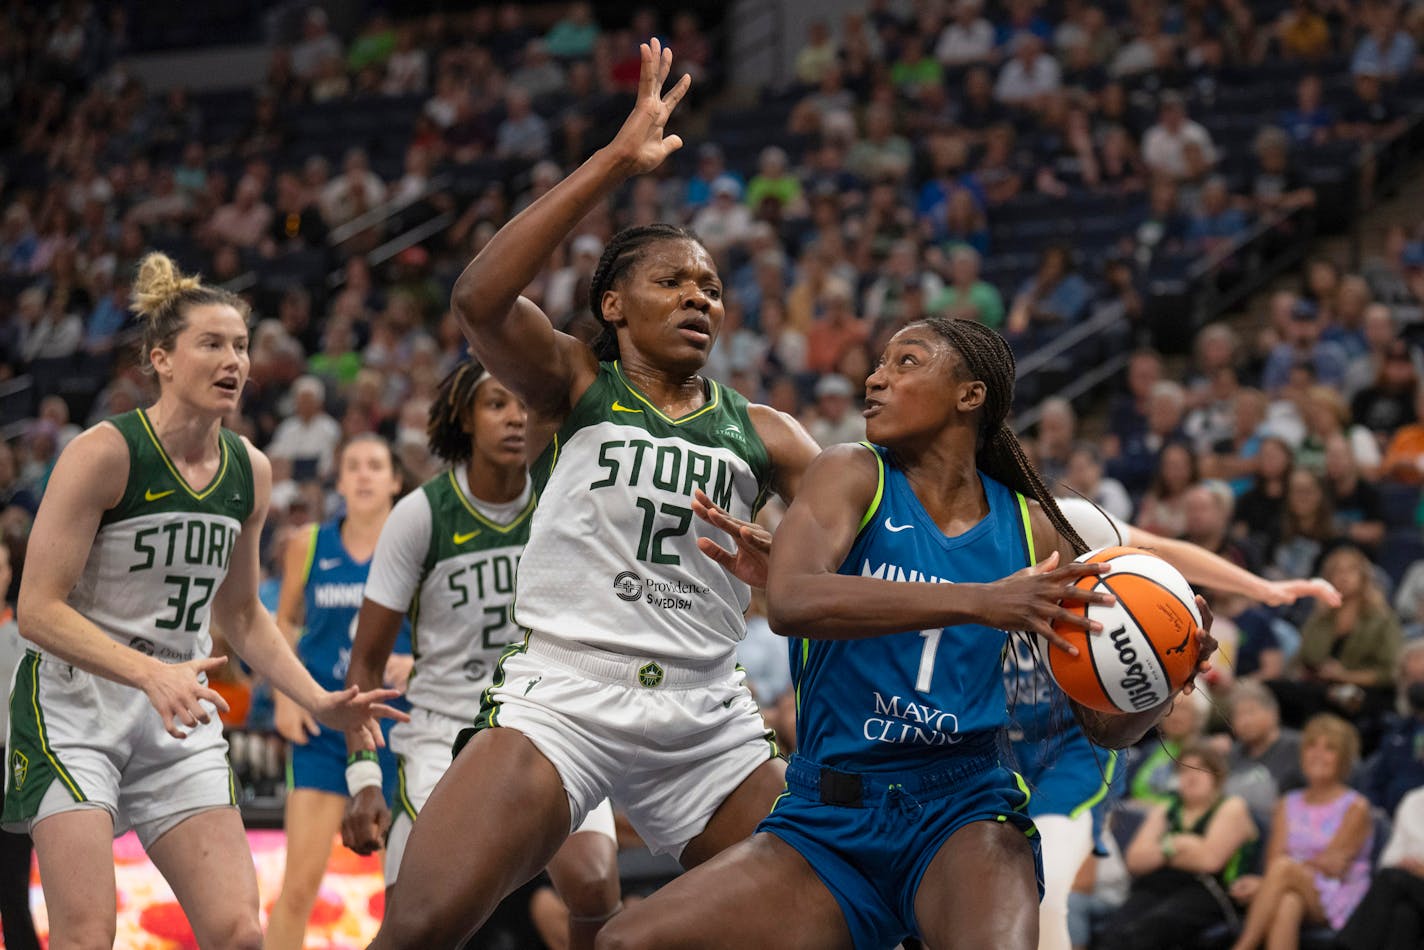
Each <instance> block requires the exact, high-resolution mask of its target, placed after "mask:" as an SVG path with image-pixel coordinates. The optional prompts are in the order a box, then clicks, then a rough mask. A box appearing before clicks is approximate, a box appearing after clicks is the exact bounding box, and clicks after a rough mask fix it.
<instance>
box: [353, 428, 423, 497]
mask: <svg viewBox="0 0 1424 950" xmlns="http://www.w3.org/2000/svg"><path fill="white" fill-rule="evenodd" d="M358 442H370V443H371V444H373V445H379V446H380V447H381V448H383V449H385V450H386V456H387V457H388V458H389V459H390V460H391V471H392V472H394V473H395V476H396V481H397V482H399V483H400V487H399V488H397V489H396V494H395V497H396V498H399V497H401V496H402V495H404V494H405V493H406V492H408V491H410V489H411V487H412V486H411V485H410V472H409V471H407V470H406V467H405V466H404V465H403V464H401V460H400V456H399V455H397V454H396V449H395V446H393V445H391V440H390V439H387V438H386V437H385V436H383V435H381V434H380V433H379V432H358V433H356V434H355V435H351V436H347V437H346V438H344V439H342V440H341V444H339V445H338V446H337V447H336V469H337V472H338V473H339V472H340V470H341V462H342V460H343V459H344V458H345V456H346V450H347V449H349V448H351V446H353V445H356V444H357V443H358Z"/></svg>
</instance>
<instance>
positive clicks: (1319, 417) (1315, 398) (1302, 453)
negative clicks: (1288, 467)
mask: <svg viewBox="0 0 1424 950" xmlns="http://www.w3.org/2000/svg"><path fill="white" fill-rule="evenodd" d="M1301 415H1302V417H1303V419H1304V422H1305V438H1304V439H1302V440H1301V443H1300V445H1298V446H1297V447H1296V455H1295V460H1296V463H1297V464H1299V465H1303V466H1305V467H1306V468H1309V469H1311V470H1312V471H1315V472H1324V471H1325V470H1326V465H1325V453H1326V446H1327V444H1328V443H1329V441H1330V440H1331V439H1332V438H1334V437H1336V436H1339V437H1340V438H1342V439H1344V440H1345V445H1346V449H1347V451H1349V453H1350V456H1351V460H1352V461H1353V462H1355V463H1356V467H1357V468H1358V469H1362V470H1364V471H1365V472H1366V473H1367V474H1368V477H1370V478H1374V477H1375V475H1376V474H1377V473H1378V472H1379V466H1380V461H1381V455H1380V450H1379V445H1378V443H1376V442H1375V439H1374V436H1373V435H1371V434H1370V433H1369V431H1368V430H1367V429H1365V428H1364V427H1363V426H1357V425H1351V423H1350V407H1349V406H1348V405H1346V403H1345V397H1344V396H1342V395H1340V391H1339V390H1338V389H1335V388H1334V387H1331V386H1319V385H1316V386H1311V387H1310V388H1309V389H1307V390H1306V391H1305V398H1304V400H1303V405H1302V406H1301Z"/></svg>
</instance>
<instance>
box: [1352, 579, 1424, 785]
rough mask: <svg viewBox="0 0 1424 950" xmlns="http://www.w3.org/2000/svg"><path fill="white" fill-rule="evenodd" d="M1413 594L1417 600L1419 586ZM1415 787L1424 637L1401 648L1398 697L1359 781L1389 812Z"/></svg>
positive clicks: (1423, 762) (1423, 703) (1423, 747)
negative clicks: (1376, 747)
mask: <svg viewBox="0 0 1424 950" xmlns="http://www.w3.org/2000/svg"><path fill="white" fill-rule="evenodd" d="M1401 593H1403V586H1402V585H1401ZM1411 595H1412V598H1413V599H1414V600H1415V601H1416V602H1417V599H1418V587H1417V586H1416V587H1415V589H1414V591H1413V592H1411ZM1416 788H1424V640H1411V641H1410V642H1408V643H1406V644H1405V645H1404V647H1403V649H1401V650H1400V651H1399V677H1398V698H1397V699H1396V702H1395V707H1394V709H1393V710H1392V711H1391V712H1390V713H1389V714H1387V715H1386V716H1385V721H1384V735H1383V737H1382V738H1381V739H1380V745H1379V750H1378V751H1377V752H1376V753H1375V754H1374V755H1373V756H1371V757H1370V759H1369V760H1368V761H1366V763H1365V768H1364V778H1363V780H1362V781H1361V782H1360V783H1359V789H1360V791H1362V792H1364V793H1365V795H1366V796H1367V797H1368V798H1369V800H1370V802H1371V803H1373V804H1374V805H1377V806H1379V807H1380V808H1383V809H1384V810H1385V811H1386V812H1390V813H1393V812H1394V810H1395V809H1396V808H1398V807H1399V803H1400V801H1401V800H1402V799H1403V798H1404V796H1405V795H1407V794H1408V793H1409V792H1410V791H1411V790H1412V789H1416Z"/></svg>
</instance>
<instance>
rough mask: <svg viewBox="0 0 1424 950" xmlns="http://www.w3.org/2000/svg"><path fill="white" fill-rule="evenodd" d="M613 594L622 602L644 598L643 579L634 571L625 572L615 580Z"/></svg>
mask: <svg viewBox="0 0 1424 950" xmlns="http://www.w3.org/2000/svg"><path fill="white" fill-rule="evenodd" d="M613 593H615V594H617V595H618V597H619V599H620V600H626V601H630V602H631V601H634V600H637V599H638V598H639V597H641V596H643V579H642V578H641V577H639V576H638V575H637V574H634V573H633V572H632V571H624V572H623V573H622V574H619V575H618V576H617V577H615V578H613Z"/></svg>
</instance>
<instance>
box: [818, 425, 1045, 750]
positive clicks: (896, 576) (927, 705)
mask: <svg viewBox="0 0 1424 950" xmlns="http://www.w3.org/2000/svg"><path fill="white" fill-rule="evenodd" d="M874 450H875V453H876V458H877V461H878V462H879V466H880V485H879V488H878V489H877V491H876V496H875V499H874V501H872V503H871V505H870V509H869V510H868V511H867V512H866V513H865V517H864V518H863V519H862V522H861V527H860V533H859V535H858V536H857V537H856V540H855V544H854V545H852V547H851V549H850V553H849V554H848V555H846V558H845V561H844V562H843V563H842V564H841V566H840V569H839V573H841V574H846V575H851V576H855V575H859V576H862V577H878V578H883V579H885V580H892V581H921V582H925V581H927V582H931V583H941V584H950V583H955V582H961V583H987V582H991V581H996V580H999V579H1001V578H1004V577H1007V576H1008V575H1010V574H1012V573H1014V572H1015V571H1018V570H1021V569H1023V568H1024V567H1027V566H1028V564H1029V562H1030V559H1029V554H1028V552H1029V550H1030V549H1031V543H1030V538H1031V533H1030V531H1029V528H1028V506H1027V504H1026V502H1025V501H1024V499H1023V497H1022V496H1021V495H1019V494H1017V493H1016V492H1013V491H1010V490H1009V489H1008V488H1006V487H1004V486H1003V485H1002V484H1000V483H999V482H997V481H995V480H994V479H992V478H990V477H989V476H988V475H985V474H983V473H982V472H981V473H979V478H980V481H981V482H982V484H983V486H984V495H985V499H986V500H987V501H988V504H989V513H988V514H987V515H986V516H985V517H984V518H983V520H981V521H980V522H979V523H978V524H976V525H975V526H974V527H972V528H970V529H969V530H968V531H966V532H964V533H963V534H960V535H957V536H955V537H947V536H946V535H945V534H944V533H943V532H942V531H941V530H940V529H939V526H938V525H936V524H935V522H934V521H933V520H932V519H931V518H930V517H929V515H928V514H927V513H926V512H925V510H924V507H923V506H922V505H921V504H920V501H919V499H918V498H916V497H915V493H914V491H913V490H912V489H911V488H910V484H909V482H908V481H907V480H906V479H905V475H904V473H903V472H902V471H901V470H900V469H899V468H898V467H897V466H896V465H895V464H894V462H893V460H892V459H891V458H889V457H888V455H887V452H886V450H885V449H883V448H880V447H878V446H876V447H874ZM1005 637H1006V634H1005V632H1004V631H1003V630H996V629H993V628H990V627H985V626H982V625H979V624H962V625H960V626H954V627H943V628H937V629H933V630H910V631H905V632H903V633H895V634H889V635H886V636H877V637H867V638H865V639H859V640H810V639H792V640H791V642H790V650H791V671H792V679H793V681H794V682H795V684H796V706H797V723H796V733H797V735H796V738H797V743H796V745H797V751H798V752H799V753H801V754H804V755H805V756H807V757H808V758H810V759H812V760H814V761H816V762H819V763H821V764H823V765H831V766H850V767H854V768H855V769H858V770H862V771H875V770H877V769H879V770H887V769H894V770H900V769H906V768H913V767H915V765H916V760H921V761H928V760H930V759H934V758H942V757H943V755H944V754H945V753H946V752H949V753H951V754H953V751H954V748H955V746H957V745H959V744H960V743H966V744H967V745H966V747H970V748H976V749H977V750H979V751H982V748H983V744H982V743H983V741H986V740H990V739H993V738H994V737H995V736H996V735H997V734H998V733H999V732H1000V731H1001V730H1002V729H1003V728H1004V726H1005V724H1006V721H1007V714H1006V711H1005V707H1004V685H1003V678H1002V676H1001V675H1000V672H999V669H1000V655H1001V653H1002V652H1003V649H1004V643H1005Z"/></svg>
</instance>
